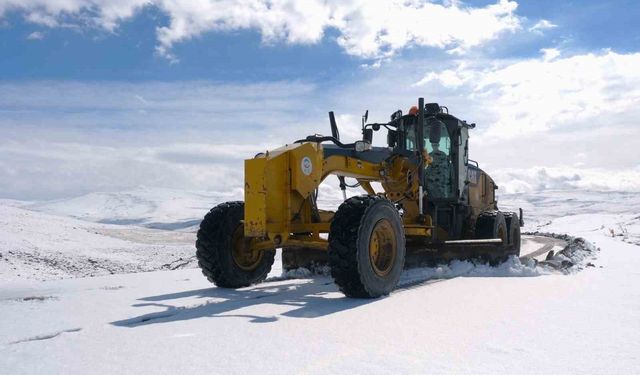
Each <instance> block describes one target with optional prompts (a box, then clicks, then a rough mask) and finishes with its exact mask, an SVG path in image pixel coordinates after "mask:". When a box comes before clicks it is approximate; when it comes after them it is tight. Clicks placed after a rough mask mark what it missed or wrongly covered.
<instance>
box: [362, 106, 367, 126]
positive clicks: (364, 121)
mask: <svg viewBox="0 0 640 375" xmlns="http://www.w3.org/2000/svg"><path fill="white" fill-rule="evenodd" d="M368 119H369V110H368V109H367V110H366V111H364V115H363V116H362V123H363V124H366V123H367V120H368Z"/></svg>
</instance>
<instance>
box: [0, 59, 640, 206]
mask: <svg viewBox="0 0 640 375" xmlns="http://www.w3.org/2000/svg"><path fill="white" fill-rule="evenodd" d="M441 64H442V62H438V61H425V60H415V61H406V60H402V59H397V61H396V62H395V63H394V64H383V66H382V67H380V68H379V69H377V70H360V71H358V73H357V74H356V76H355V77H354V79H353V80H350V81H341V82H340V84H339V86H335V83H328V84H309V83H304V82H276V83H253V84H218V83H215V82H206V81H200V82H136V83H125V82H86V83H80V82H23V83H19V84H18V83H10V82H4V83H1V84H0V112H1V113H2V116H0V133H1V134H2V137H0V192H2V194H1V196H0V198H1V197H8V196H10V197H14V198H52V197H60V196H71V195H78V194H82V193H86V192H90V191H98V190H107V191H114V190H122V189H131V188H134V187H136V186H138V185H146V186H158V187H168V188H175V189H189V190H202V189H212V190H217V191H225V190H231V189H235V188H241V187H242V173H243V167H242V159H244V158H248V157H252V156H253V155H254V154H255V153H257V152H259V151H262V150H264V149H269V148H273V147H277V146H280V145H282V144H285V143H291V142H292V141H294V140H296V139H299V138H303V137H304V136H306V135H308V134H313V133H324V134H327V133H328V132H329V126H328V119H327V111H329V110H335V112H336V115H337V116H338V117H337V120H338V125H339V127H340V130H341V135H342V137H343V139H344V140H346V141H352V140H353V139H355V138H358V137H360V118H361V115H362V113H363V112H364V110H365V109H367V108H368V109H370V114H369V119H370V121H372V122H381V121H385V120H387V119H388V118H389V117H388V116H389V115H390V114H391V113H392V112H393V111H395V110H396V109H402V110H403V111H405V112H406V111H407V110H408V109H409V107H410V106H411V105H413V104H415V101H416V99H417V97H418V96H424V97H425V98H426V100H427V101H428V102H432V101H436V102H439V103H440V104H443V105H446V106H448V107H449V109H450V110H451V113H452V114H454V115H456V116H459V117H460V118H462V119H466V120H469V121H470V122H476V123H477V124H478V126H477V128H476V129H475V130H473V131H472V132H471V145H470V147H471V158H472V159H475V160H478V161H479V162H480V166H481V167H482V168H483V169H485V170H486V171H487V172H488V173H490V174H491V175H492V176H494V177H495V178H496V180H497V182H498V184H499V185H500V186H501V191H503V192H504V191H508V192H512V191H529V190H535V189H538V188H540V187H541V186H545V187H547V188H551V187H555V188H565V189H573V188H591V189H599V190H638V186H640V175H639V174H638V172H639V171H640V169H638V168H640V167H638V161H637V155H636V154H637V152H635V151H636V150H638V149H640V128H638V120H637V119H638V118H640V76H639V75H640V73H639V72H638V71H637V70H636V69H635V67H636V66H638V65H639V64H640V54H620V53H615V52H611V51H604V52H600V53H595V54H584V55H574V56H570V55H568V54H567V53H566V52H565V53H563V55H562V56H559V57H556V58H555V59H552V60H547V61H545V59H544V58H543V57H542V56H540V57H539V58H533V59H525V60H510V61H471V60H470V59H466V60H459V61H458V62H456V63H455V65H453V66H449V67H445V68H443V69H442V70H440V71H434V72H425V66H434V65H436V66H437V65H441ZM445 71H446V73H443V72H445ZM422 78H425V79H424V80H422V82H421V83H420V85H419V86H418V85H412V83H413V82H418V81H421V79H422ZM61 93H64V95H61ZM140 110H144V113H140V112H139V111H140ZM384 135H385V134H384V132H382V134H379V133H376V135H375V136H374V141H376V142H377V144H380V142H383V140H384V138H385V137H384ZM576 163H583V164H580V165H581V166H580V168H575V166H576V165H577V164H576ZM572 166H573V167H572ZM540 170H544V172H540ZM575 176H577V178H574V177H575ZM333 180H335V179H333V178H331V179H330V182H331V181H333ZM36 181H37V183H35V182H36ZM334 182H335V181H334ZM502 187H504V188H502ZM325 190H326V191H327V192H331V191H333V190H331V189H329V188H328V189H325ZM328 194H329V195H331V194H333V193H328ZM336 196H339V194H336Z"/></svg>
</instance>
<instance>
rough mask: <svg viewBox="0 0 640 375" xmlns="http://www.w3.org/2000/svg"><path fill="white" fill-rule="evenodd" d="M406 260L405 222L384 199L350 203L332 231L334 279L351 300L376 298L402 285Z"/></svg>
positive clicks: (342, 207)
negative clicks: (399, 284) (400, 280)
mask: <svg viewBox="0 0 640 375" xmlns="http://www.w3.org/2000/svg"><path fill="white" fill-rule="evenodd" d="M404 258H405V237H404V229H403V227H402V220H401V219H400V215H399V214H398V211H397V210H396V208H395V207H394V205H393V204H392V203H391V202H390V201H388V200H386V199H383V198H380V197H372V196H360V197H352V198H350V199H347V200H346V201H345V202H344V203H343V204H342V205H340V207H339V208H338V211H337V212H336V214H335V216H334V218H333V220H332V222H331V228H330V231H329V265H330V266H331V276H332V277H333V279H334V281H335V283H336V284H337V285H338V287H339V288H340V290H341V291H342V292H343V293H344V294H345V295H346V296H347V297H358V298H376V297H380V296H383V295H386V294H389V293H390V292H391V291H392V290H393V289H394V288H395V287H396V285H397V284H398V280H399V279H400V275H401V274H402V269H403V267H404Z"/></svg>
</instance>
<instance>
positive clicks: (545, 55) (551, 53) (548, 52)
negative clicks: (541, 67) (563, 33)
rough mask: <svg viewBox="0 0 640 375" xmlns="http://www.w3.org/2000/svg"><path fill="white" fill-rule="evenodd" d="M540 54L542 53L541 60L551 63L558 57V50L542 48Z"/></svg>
mask: <svg viewBox="0 0 640 375" xmlns="http://www.w3.org/2000/svg"><path fill="white" fill-rule="evenodd" d="M540 52H542V59H543V60H544V61H551V60H553V59H555V58H556V57H558V56H560V50H558V49H556V48H542V49H541V50H540Z"/></svg>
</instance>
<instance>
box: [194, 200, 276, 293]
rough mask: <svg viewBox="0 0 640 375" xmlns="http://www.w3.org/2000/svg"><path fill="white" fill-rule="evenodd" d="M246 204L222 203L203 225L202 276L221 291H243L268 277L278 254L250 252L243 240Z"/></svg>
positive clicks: (199, 251) (198, 254)
mask: <svg viewBox="0 0 640 375" xmlns="http://www.w3.org/2000/svg"><path fill="white" fill-rule="evenodd" d="M243 219H244V202H227V203H222V204H220V205H218V206H216V207H214V208H212V209H211V211H209V213H208V214H207V215H206V216H205V217H204V220H202V223H200V230H198V239H197V241H196V249H197V251H196V257H197V258H198V265H199V266H200V268H201V269H202V273H203V274H204V275H205V276H206V277H207V279H208V280H209V281H211V282H212V283H214V284H215V285H216V286H218V287H222V288H241V287H245V286H249V285H251V284H255V283H258V282H261V281H262V280H264V279H265V278H266V277H267V274H268V273H269V271H271V266H272V265H273V259H274V257H275V254H276V251H275V249H274V250H263V251H261V252H259V253H251V251H249V250H248V245H249V243H250V241H251V239H250V238H246V237H244V234H243V232H244V231H243V224H242V220H243Z"/></svg>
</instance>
